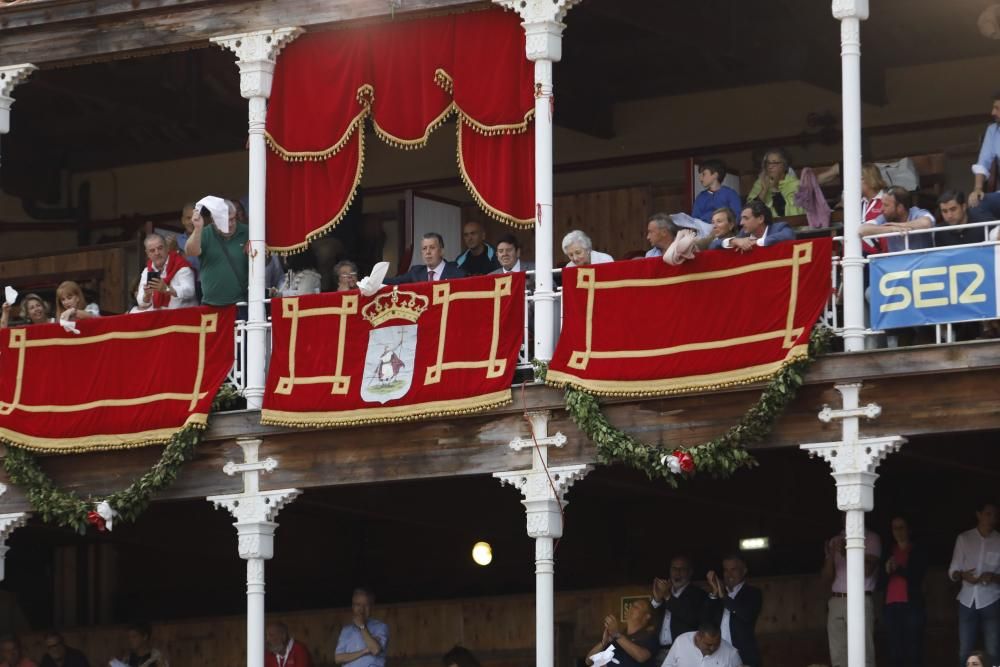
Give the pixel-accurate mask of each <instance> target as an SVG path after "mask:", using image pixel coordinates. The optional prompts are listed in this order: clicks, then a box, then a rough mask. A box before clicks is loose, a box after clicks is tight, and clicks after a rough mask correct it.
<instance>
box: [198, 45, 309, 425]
mask: <svg viewBox="0 0 1000 667" xmlns="http://www.w3.org/2000/svg"><path fill="white" fill-rule="evenodd" d="M301 33H302V29H301V28H275V29H273V30H260V31H257V32H247V33H240V34H236V35H226V36H224V37H213V38H212V42H214V43H215V44H218V45H219V46H222V47H223V48H227V49H229V50H230V51H232V52H233V53H235V54H236V58H237V62H238V64H239V66H240V94H241V95H242V96H243V97H245V98H246V99H247V100H248V104H249V126H250V129H249V135H250V137H249V142H248V143H249V147H250V168H249V174H250V177H249V190H248V192H249V195H250V201H249V210H248V211H247V214H248V216H249V223H250V251H249V257H248V261H249V262H250V284H249V286H248V290H247V297H248V298H247V300H248V302H249V309H248V317H247V326H246V328H247V366H246V390H245V391H244V396H245V397H246V399H247V408H248V409H250V410H259V409H260V408H261V406H262V405H263V401H264V376H265V364H266V363H267V359H266V355H267V317H266V314H265V310H264V298H265V289H264V273H265V270H266V267H267V259H266V257H267V247H266V244H265V242H264V231H265V223H264V200H265V188H266V183H267V160H266V158H267V145H266V143H265V141H264V125H265V121H266V119H267V98H269V97H270V96H271V82H272V80H273V79H274V65H275V61H276V60H277V58H278V53H279V52H280V51H281V49H282V48H284V46H285V45H286V44H288V43H289V42H291V41H292V40H293V39H295V38H296V37H298V36H299V35H300V34H301Z"/></svg>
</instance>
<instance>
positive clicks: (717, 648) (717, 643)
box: [663, 621, 743, 667]
mask: <svg viewBox="0 0 1000 667" xmlns="http://www.w3.org/2000/svg"><path fill="white" fill-rule="evenodd" d="M742 664H743V662H742V661H741V660H740V652H739V651H737V650H736V648H735V647H733V645H732V644H730V643H729V642H727V641H726V640H725V639H723V638H722V633H721V632H720V630H719V626H718V625H716V624H715V623H713V622H711V621H705V622H703V623H701V624H700V625H699V626H698V629H697V630H696V631H694V632H685V633H684V634H683V635H681V636H680V637H678V638H677V641H675V642H674V645H673V647H671V649H670V653H669V654H667V659H666V660H664V661H663V667H740V666H741V665H742Z"/></svg>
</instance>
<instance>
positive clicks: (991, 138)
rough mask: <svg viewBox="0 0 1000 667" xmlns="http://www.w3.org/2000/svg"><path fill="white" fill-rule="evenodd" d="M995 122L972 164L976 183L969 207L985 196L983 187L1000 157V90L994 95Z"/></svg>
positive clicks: (972, 206) (988, 128) (973, 206)
mask: <svg viewBox="0 0 1000 667" xmlns="http://www.w3.org/2000/svg"><path fill="white" fill-rule="evenodd" d="M992 114H993V124H992V125H990V126H989V127H987V128H986V134H985V135H984V136H983V145H982V146H981V147H980V148H979V159H978V160H976V164H974V165H972V173H973V174H975V176H976V184H975V186H974V187H973V188H972V192H970V193H969V207H970V208H975V207H976V206H978V205H979V202H980V201H981V200H982V198H983V192H984V191H983V187H984V186H985V185H986V180H987V179H988V178H989V177H990V168H991V167H992V166H993V161H994V160H996V159H998V158H1000V92H998V93H997V94H995V95H994V96H993V111H992Z"/></svg>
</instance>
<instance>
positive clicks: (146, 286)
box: [135, 233, 198, 311]
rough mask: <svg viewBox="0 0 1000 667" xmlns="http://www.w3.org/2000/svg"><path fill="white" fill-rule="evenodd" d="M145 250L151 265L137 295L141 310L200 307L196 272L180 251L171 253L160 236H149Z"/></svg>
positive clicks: (144, 243)
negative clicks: (195, 281)
mask: <svg viewBox="0 0 1000 667" xmlns="http://www.w3.org/2000/svg"><path fill="white" fill-rule="evenodd" d="M143 246H144V247H145V248H146V259H147V262H146V268H144V269H143V270H142V275H141V276H140V277H139V289H137V290H136V293H135V301H136V303H137V304H138V310H140V311H144V310H158V309H161V308H187V307H189V306H197V305H198V299H197V297H196V295H195V286H194V270H193V269H192V268H191V264H190V263H189V262H188V261H187V259H185V257H184V256H183V255H181V254H180V253H179V252H177V251H176V250H174V251H169V252H168V251H167V241H166V239H164V238H163V237H162V236H161V235H159V234H155V233H154V234H150V235H149V236H147V237H146V240H145V241H144V242H143Z"/></svg>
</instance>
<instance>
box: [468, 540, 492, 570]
mask: <svg viewBox="0 0 1000 667" xmlns="http://www.w3.org/2000/svg"><path fill="white" fill-rule="evenodd" d="M472 560H474V561H476V564H477V565H489V564H490V563H492V562H493V547H491V546H490V543H489V542H476V543H475V544H474V545H472Z"/></svg>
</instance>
